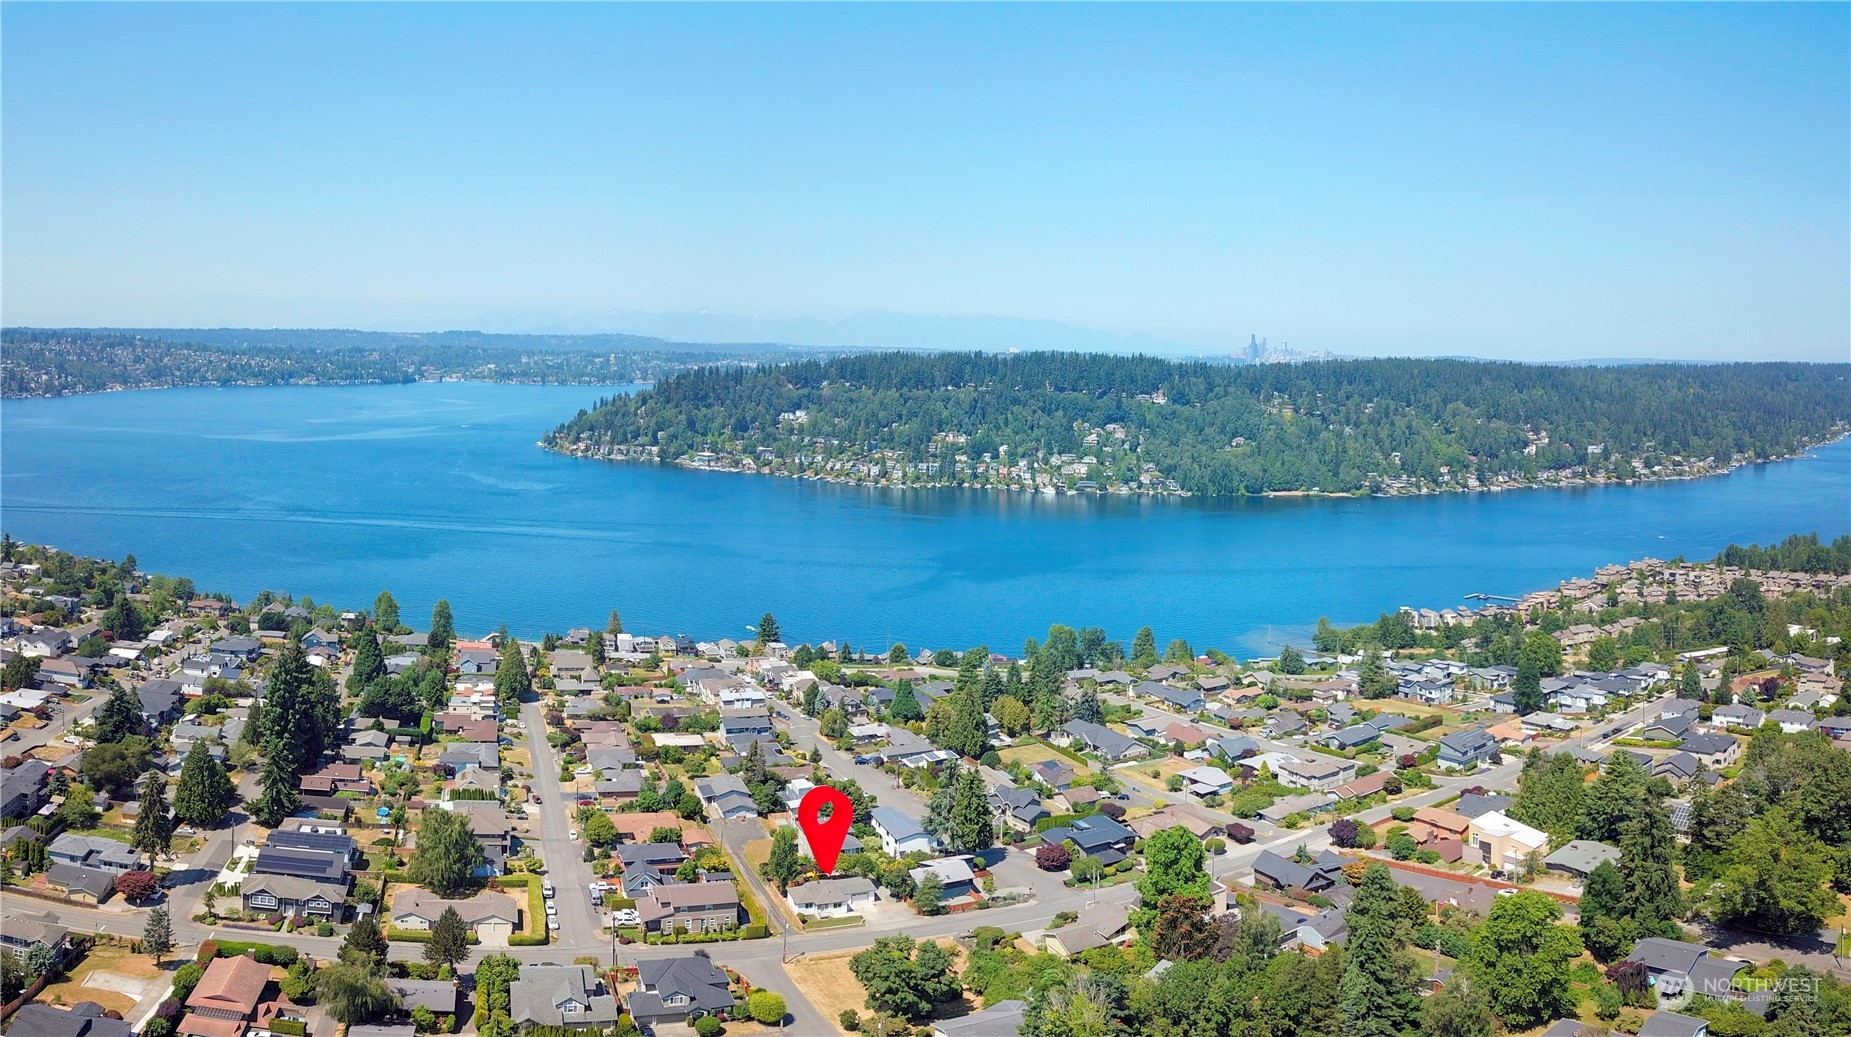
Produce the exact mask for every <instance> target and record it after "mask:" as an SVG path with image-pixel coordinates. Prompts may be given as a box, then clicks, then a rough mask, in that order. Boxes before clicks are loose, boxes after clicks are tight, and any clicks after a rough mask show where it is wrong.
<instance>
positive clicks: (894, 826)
mask: <svg viewBox="0 0 1851 1037" xmlns="http://www.w3.org/2000/svg"><path fill="white" fill-rule="evenodd" d="M868 819H869V820H871V821H872V822H873V823H874V824H875V825H877V826H879V827H880V828H881V829H882V830H883V831H885V832H886V833H887V834H888V835H890V836H892V837H893V838H894V839H895V840H896V841H897V840H902V839H907V838H909V837H911V836H915V835H924V834H925V829H923V828H921V827H919V822H917V821H915V820H913V819H912V818H910V817H907V816H906V815H905V814H902V813H900V812H899V811H898V810H895V809H894V808H892V807H875V808H874V809H873V810H870V811H869V812H868Z"/></svg>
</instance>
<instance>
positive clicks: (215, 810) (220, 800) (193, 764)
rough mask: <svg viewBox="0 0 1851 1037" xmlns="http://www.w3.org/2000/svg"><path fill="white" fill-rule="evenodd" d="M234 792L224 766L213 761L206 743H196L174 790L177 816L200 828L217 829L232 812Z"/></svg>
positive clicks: (182, 767) (187, 755)
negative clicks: (230, 811)
mask: <svg viewBox="0 0 1851 1037" xmlns="http://www.w3.org/2000/svg"><path fill="white" fill-rule="evenodd" d="M234 791H235V790H234V789H233V787H232V783H231V778H230V777H229V776H228V775H226V773H225V765H224V764H222V763H220V762H218V760H216V759H214V758H213V756H212V753H211V751H210V750H208V749H207V748H206V743H205V742H204V741H198V742H194V743H193V747H192V748H191V749H188V750H187V751H186V761H185V762H184V763H182V764H181V765H180V784H179V786H178V787H177V788H175V789H174V817H176V818H178V819H179V820H181V821H184V822H186V823H187V824H190V825H197V826H199V827H201V828H214V827H217V825H218V823H219V822H220V821H223V820H224V819H225V814H226V812H228V811H229V810H230V809H231V800H232V794H233V792H234Z"/></svg>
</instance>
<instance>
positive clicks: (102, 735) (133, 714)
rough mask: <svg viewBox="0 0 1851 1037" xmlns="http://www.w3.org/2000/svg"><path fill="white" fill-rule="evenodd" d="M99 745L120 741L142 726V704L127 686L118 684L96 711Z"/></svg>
mask: <svg viewBox="0 0 1851 1037" xmlns="http://www.w3.org/2000/svg"><path fill="white" fill-rule="evenodd" d="M95 719H96V741H97V744H98V745H103V744H105V743H109V742H120V741H122V740H123V739H124V738H127V737H128V736H130V735H132V734H134V733H135V731H136V729H137V728H139V727H140V726H141V704H140V703H139V702H138V701H136V699H135V696H133V695H131V694H129V690H128V689H127V688H124V687H122V686H121V685H117V686H116V687H115V688H114V689H112V690H111V691H110V693H109V697H108V698H107V699H104V700H103V705H102V706H101V707H100V708H98V709H97V711H96V718H95Z"/></svg>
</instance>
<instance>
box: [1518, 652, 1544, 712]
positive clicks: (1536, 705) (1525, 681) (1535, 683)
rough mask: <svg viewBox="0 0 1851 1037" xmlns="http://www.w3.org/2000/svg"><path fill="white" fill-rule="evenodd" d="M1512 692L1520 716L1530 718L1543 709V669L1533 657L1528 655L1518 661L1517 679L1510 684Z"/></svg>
mask: <svg viewBox="0 0 1851 1037" xmlns="http://www.w3.org/2000/svg"><path fill="white" fill-rule="evenodd" d="M1510 692H1511V696H1512V697H1513V698H1514V699H1515V700H1516V706H1517V714H1518V715H1519V716H1529V715H1530V714H1531V713H1534V712H1536V711H1538V710H1540V709H1542V707H1543V693H1542V667H1541V665H1540V664H1539V663H1537V661H1536V660H1535V659H1534V658H1532V657H1531V656H1528V655H1526V656H1524V657H1523V658H1522V659H1520V660H1519V661H1518V663H1517V677H1516V679H1515V680H1513V681H1511V682H1510Z"/></svg>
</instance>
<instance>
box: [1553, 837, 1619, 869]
mask: <svg viewBox="0 0 1851 1037" xmlns="http://www.w3.org/2000/svg"><path fill="white" fill-rule="evenodd" d="M1619 860H1620V851H1619V850H1618V849H1616V848H1614V847H1612V846H1608V845H1607V844H1606V843H1601V842H1595V841H1594V840H1592V839H1576V840H1575V841H1573V842H1571V843H1568V844H1567V845H1565V846H1563V847H1562V848H1561V849H1559V850H1557V851H1555V852H1554V853H1552V854H1550V855H1549V856H1547V857H1544V858H1543V864H1544V865H1545V866H1547V867H1550V868H1558V869H1562V870H1566V871H1572V872H1574V873H1575V874H1577V875H1586V874H1587V873H1589V872H1591V871H1593V870H1594V869H1595V868H1598V867H1600V862H1601V861H1612V862H1614V863H1615V864H1618V863H1619Z"/></svg>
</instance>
